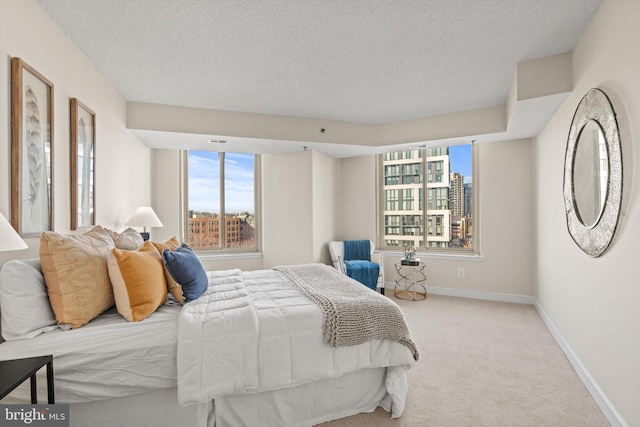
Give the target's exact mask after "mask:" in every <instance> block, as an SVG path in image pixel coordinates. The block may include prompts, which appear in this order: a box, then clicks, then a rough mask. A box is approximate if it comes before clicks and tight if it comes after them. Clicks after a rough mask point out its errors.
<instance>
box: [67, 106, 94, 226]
mask: <svg viewBox="0 0 640 427" xmlns="http://www.w3.org/2000/svg"><path fill="white" fill-rule="evenodd" d="M70 145H71V229H72V230H78V229H81V228H88V227H93V226H94V225H95V220H96V213H95V201H96V199H95V197H96V193H95V185H94V182H95V152H96V148H95V147H96V114H95V113H94V112H93V111H92V110H91V109H90V108H89V107H87V106H86V105H84V104H83V103H82V102H80V101H78V99H77V98H71V141H70Z"/></svg>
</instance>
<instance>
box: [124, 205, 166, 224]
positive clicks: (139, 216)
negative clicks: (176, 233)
mask: <svg viewBox="0 0 640 427" xmlns="http://www.w3.org/2000/svg"><path fill="white" fill-rule="evenodd" d="M125 225H128V226H131V227H164V226H163V225H162V222H160V218H158V215H156V213H155V212H154V211H153V209H152V208H151V207H150V206H141V207H139V208H138V209H136V211H135V212H134V213H133V215H131V218H129V221H127V223H126V224H125Z"/></svg>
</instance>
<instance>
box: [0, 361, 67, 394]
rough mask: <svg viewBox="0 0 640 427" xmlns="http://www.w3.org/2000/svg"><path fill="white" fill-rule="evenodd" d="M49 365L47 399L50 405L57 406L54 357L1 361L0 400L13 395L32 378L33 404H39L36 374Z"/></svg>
mask: <svg viewBox="0 0 640 427" xmlns="http://www.w3.org/2000/svg"><path fill="white" fill-rule="evenodd" d="M44 365H47V398H48V400H49V402H48V403H49V404H51V405H53V404H55V403H56V402H55V396H54V391H53V390H54V389H53V356H40V357H28V358H25V359H15V360H3V361H0V399H2V398H4V397H5V396H6V395H7V394H9V393H11V392H12V391H13V390H15V388H16V387H18V386H19V385H20V384H22V383H23V382H24V381H26V379H27V378H29V377H30V378H31V403H32V404H36V403H38V389H37V387H36V372H38V370H40V368H42V367H43V366H44Z"/></svg>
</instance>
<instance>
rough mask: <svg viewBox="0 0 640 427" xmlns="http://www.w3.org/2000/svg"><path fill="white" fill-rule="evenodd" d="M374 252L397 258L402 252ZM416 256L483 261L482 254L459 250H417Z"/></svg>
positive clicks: (422, 258) (423, 258) (400, 256)
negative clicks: (432, 251) (447, 251)
mask: <svg viewBox="0 0 640 427" xmlns="http://www.w3.org/2000/svg"><path fill="white" fill-rule="evenodd" d="M375 253H377V254H382V255H384V256H396V257H398V258H402V257H403V256H404V255H403V252H402V251H393V250H380V251H375ZM416 257H418V258H420V259H421V260H425V259H443V260H462V261H484V256H482V255H476V254H473V253H461V252H454V253H450V254H447V253H442V252H440V253H426V252H417V253H416Z"/></svg>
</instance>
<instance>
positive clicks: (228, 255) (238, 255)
mask: <svg viewBox="0 0 640 427" xmlns="http://www.w3.org/2000/svg"><path fill="white" fill-rule="evenodd" d="M196 255H198V258H200V259H201V260H203V261H214V260H222V259H252V258H262V252H196Z"/></svg>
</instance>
